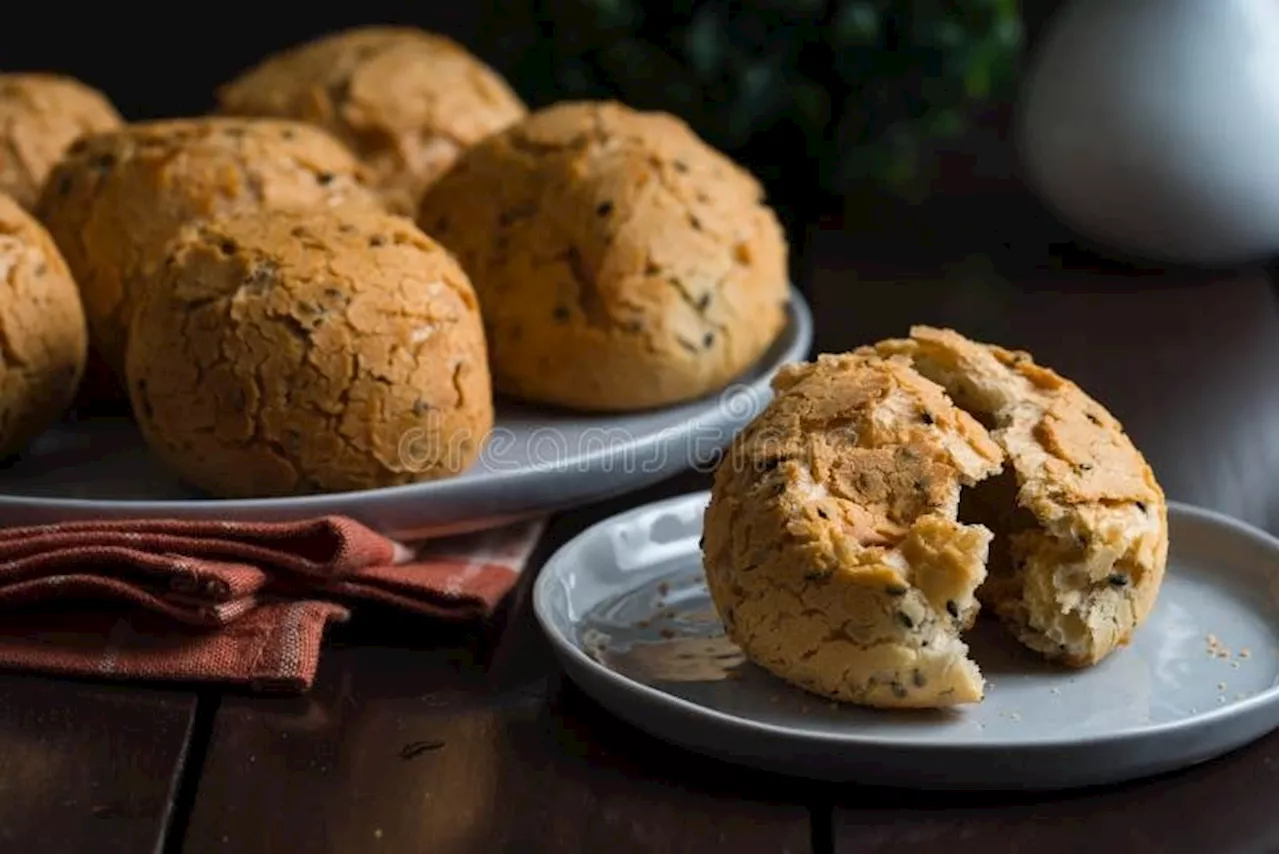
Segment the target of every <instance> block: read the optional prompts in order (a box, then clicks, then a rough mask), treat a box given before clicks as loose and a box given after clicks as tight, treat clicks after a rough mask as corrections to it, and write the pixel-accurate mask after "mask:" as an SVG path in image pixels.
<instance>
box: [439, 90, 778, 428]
mask: <svg viewBox="0 0 1280 854" xmlns="http://www.w3.org/2000/svg"><path fill="white" fill-rule="evenodd" d="M418 222H419V223H420V224H421V225H422V227H423V228H424V229H425V230H426V231H427V232H428V233H429V234H432V235H433V236H435V237H436V238H437V239H439V240H440V241H442V242H443V243H445V244H446V245H448V246H449V247H450V249H452V250H453V251H454V252H455V254H456V255H457V256H458V258H459V260H460V261H461V262H462V265H463V267H464V268H465V269H466V270H467V271H468V273H470V275H471V279H472V281H473V282H474V283H475V285H476V289H477V291H478V293H479V295H480V300H481V304H482V305H483V308H484V319H485V324H486V327H487V329H488V332H489V343H490V348H491V359H492V363H493V371H494V381H495V383H496V385H497V388H498V389H499V391H501V392H504V393H506V394H510V395H512V396H515V397H520V398H525V399H528V400H531V401H536V402H541V403H551V404H557V405H563V406H569V407H573V408H579V409H594V410H628V409H640V408H645V407H652V406H661V405H665V404H670V403H675V402H678V401H682V400H687V399H690V398H694V397H697V396H699V395H702V394H705V393H707V392H709V391H712V390H714V389H717V388H720V387H722V386H724V385H725V384H726V383H728V382H730V381H731V380H732V379H733V378H734V377H736V376H738V375H739V374H741V372H742V371H743V370H745V369H746V368H747V367H749V366H750V365H751V364H752V363H754V362H755V361H756V360H757V359H759V358H760V357H761V356H762V355H763V353H764V352H765V350H767V349H768V347H769V345H770V344H771V343H772V342H773V341H774V339H775V338H776V337H777V335H778V334H779V332H780V331H781V329H782V327H783V325H784V323H785V320H786V309H785V303H786V300H787V246H786V241H785V237H784V235H783V232H782V229H781V227H780V225H779V223H778V220H777V218H776V217H775V216H774V214H773V212H772V211H771V210H770V209H769V208H768V207H767V206H766V205H765V204H764V202H763V198H762V192H761V188H760V185H759V184H758V183H757V182H756V181H755V179H754V178H752V177H751V176H750V175H749V174H747V173H746V172H745V171H743V170H742V169H740V168H739V167H738V166H736V165H735V164H734V163H732V162H731V161H730V160H729V159H728V158H726V157H725V156H724V155H722V154H720V153H719V152H717V151H715V150H714V149H712V148H710V147H709V146H708V145H706V143H704V142H703V141H701V140H700V139H699V138H698V137H697V136H696V135H695V134H694V133H693V132H692V131H691V130H690V129H689V127H688V126H687V125H685V124H684V123H683V122H682V121H680V120H679V119H676V118H674V117H672V116H669V115H666V114H663V113H650V112H638V111H635V110H631V109H629V108H627V107H624V106H622V105H619V104H615V103H610V102H576V103H564V104H559V105H555V106H552V107H549V108H547V109H544V110H540V111H538V112H536V113H533V114H531V115H530V116H529V117H528V118H526V119H525V120H524V121H522V122H520V123H519V124H517V125H514V126H513V127H511V128H508V129H507V130H505V131H503V132H501V133H499V134H496V135H494V136H492V137H490V138H488V139H487V140H485V141H483V142H481V143H480V144H478V145H477V146H475V147H474V148H472V149H471V150H470V151H468V152H467V153H466V154H465V155H464V156H463V157H462V158H461V159H460V160H459V161H458V163H457V164H456V165H455V167H454V168H453V169H452V170H451V171H450V172H449V173H448V174H446V175H445V176H444V177H443V178H442V179H441V180H440V181H439V182H437V183H436V184H435V185H434V186H433V187H432V188H431V189H430V190H429V191H428V192H427V193H426V195H425V196H424V197H423V201H422V206H421V208H420V209H419V214H418Z"/></svg>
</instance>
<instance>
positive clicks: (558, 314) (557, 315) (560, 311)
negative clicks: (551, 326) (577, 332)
mask: <svg viewBox="0 0 1280 854" xmlns="http://www.w3.org/2000/svg"><path fill="white" fill-rule="evenodd" d="M551 316H552V317H553V318H554V319H555V320H556V321H558V322H560V323H564V322H565V321H566V320H568V319H569V309H567V308H565V307H564V306H562V305H558V306H556V307H555V310H553V311H552V312H551Z"/></svg>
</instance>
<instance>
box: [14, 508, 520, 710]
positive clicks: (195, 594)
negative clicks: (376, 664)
mask: <svg viewBox="0 0 1280 854" xmlns="http://www.w3.org/2000/svg"><path fill="white" fill-rule="evenodd" d="M542 527H543V523H542V521H541V520H538V521H534V522H525V523H519V524H514V525H509V526H507V527H503V528H496V529H493V530H489V531H483V532H480V533H478V534H467V535H463V536H458V537H450V538H446V539H442V540H436V541H432V542H428V543H425V544H417V545H412V546H410V545H404V544H401V543H397V542H395V541H392V540H389V539H387V538H386V537H383V536H381V535H379V534H376V533H374V532H373V531H371V530H369V529H368V528H366V527H364V526H363V525H360V524H358V523H357V522H354V521H352V520H350V519H345V518H341V517H332V516H330V517H323V518H318V519H313V520H308V521H302V522H284V523H232V522H205V521H177V520H156V521H124V522H72V523H64V524H58V525H42V526H37V527H27V528H10V529H7V530H0V614H2V615H0V668H7V669H18V670H33V671H41V672H48V673H66V674H76V675H99V676H115V677H119V678H136V679H151V680H181V681H206V682H221V683H231V684H238V685H244V686H248V687H250V688H253V689H255V690H272V691H304V690H306V689H307V688H309V687H310V686H311V683H312V680H313V679H314V678H315V672H316V666H317V664H318V663H319V656H320V641H321V638H322V636H323V634H324V630H325V628H326V626H328V625H329V624H330V623H333V622H340V621H343V620H345V619H347V617H348V614H349V612H348V610H347V606H348V605H350V604H352V603H356V602H361V601H365V602H379V603H382V604H384V605H388V606H391V607H394V608H399V609H402V610H406V611H411V612H416V613H419V614H423V615H426V616H429V617H433V618H441V619H446V620H471V619H478V618H483V617H486V616H488V615H489V614H491V613H492V612H493V609H494V608H495V607H496V606H497V604H498V603H499V602H500V601H501V600H502V598H503V596H504V595H505V594H506V593H507V592H508V591H509V590H510V589H511V588H512V587H513V586H514V584H515V582H516V580H517V579H518V577H519V574H520V571H521V570H522V569H523V568H524V566H525V564H526V563H527V562H528V559H529V556H530V554H531V553H532V551H533V549H534V547H535V546H536V544H537V541H538V537H539V535H540V534H541V531H542ZM104 600H106V601H109V602H113V603H115V604H116V605H121V606H124V607H115V608H112V609H110V610H107V609H103V608H102V607H86V602H94V603H99V605H100V604H101V603H102V602H103V601H104Z"/></svg>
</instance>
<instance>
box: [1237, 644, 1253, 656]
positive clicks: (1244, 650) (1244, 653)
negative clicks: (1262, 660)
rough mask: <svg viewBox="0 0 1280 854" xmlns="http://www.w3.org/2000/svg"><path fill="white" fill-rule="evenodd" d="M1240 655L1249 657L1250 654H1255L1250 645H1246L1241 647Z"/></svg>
mask: <svg viewBox="0 0 1280 854" xmlns="http://www.w3.org/2000/svg"><path fill="white" fill-rule="evenodd" d="M1239 655H1240V657H1241V658H1248V657H1249V656H1251V655H1253V653H1252V652H1250V651H1249V647H1247V646H1246V647H1242V648H1241V650H1240V653H1239Z"/></svg>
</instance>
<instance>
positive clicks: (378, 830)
mask: <svg viewBox="0 0 1280 854" xmlns="http://www.w3.org/2000/svg"><path fill="white" fill-rule="evenodd" d="M373 838H374V839H381V838H382V828H380V827H375V828H374V829H373Z"/></svg>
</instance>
